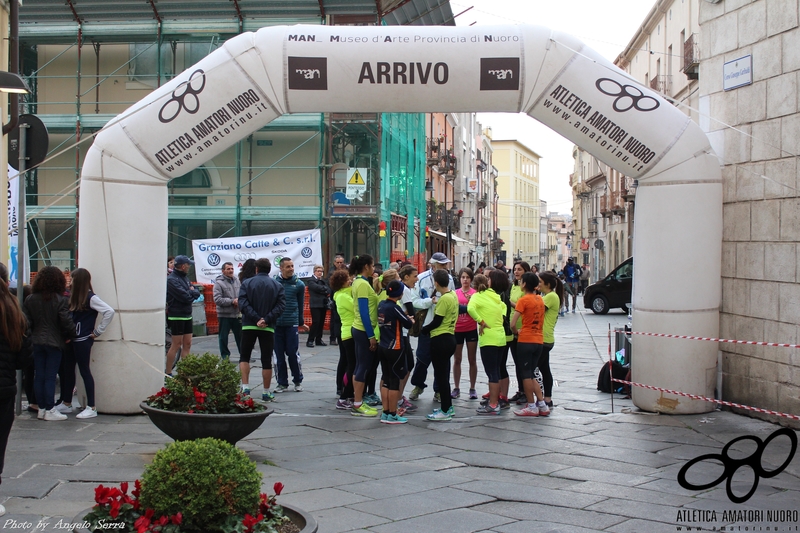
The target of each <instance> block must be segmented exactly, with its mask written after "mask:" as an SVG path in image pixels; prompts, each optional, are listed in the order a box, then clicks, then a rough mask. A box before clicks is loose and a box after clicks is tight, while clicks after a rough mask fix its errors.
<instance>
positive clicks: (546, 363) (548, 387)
mask: <svg viewBox="0 0 800 533" xmlns="http://www.w3.org/2000/svg"><path fill="white" fill-rule="evenodd" d="M553 346H554V344H548V343H544V344H543V345H542V355H541V356H540V357H539V372H541V373H542V382H543V383H544V395H545V396H546V397H548V398H550V397H551V396H552V394H551V393H552V392H553V373H552V372H551V371H550V350H552V349H553Z"/></svg>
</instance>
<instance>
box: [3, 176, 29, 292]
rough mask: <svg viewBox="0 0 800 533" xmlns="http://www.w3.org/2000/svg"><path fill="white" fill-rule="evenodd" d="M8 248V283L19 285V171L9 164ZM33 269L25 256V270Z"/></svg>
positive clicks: (13, 285) (14, 285)
mask: <svg viewBox="0 0 800 533" xmlns="http://www.w3.org/2000/svg"><path fill="white" fill-rule="evenodd" d="M7 197H8V250H6V264H7V265H8V284H9V285H10V286H11V287H16V286H17V277H18V273H19V270H18V268H17V260H18V254H19V248H18V246H19V244H18V243H19V226H18V225H17V223H18V222H19V217H18V211H17V209H18V207H19V172H18V171H17V170H15V169H14V168H13V167H12V166H11V165H8V195H7ZM30 271H31V265H30V259H29V258H28V257H27V256H26V257H25V272H29V273H30Z"/></svg>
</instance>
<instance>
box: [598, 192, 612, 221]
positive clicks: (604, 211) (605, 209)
mask: <svg viewBox="0 0 800 533" xmlns="http://www.w3.org/2000/svg"><path fill="white" fill-rule="evenodd" d="M609 203H610V202H609V201H608V195H607V194H604V195H603V196H601V197H600V214H601V215H603V216H606V215H608V214H610V211H611V210H610V209H609V206H608V204H609Z"/></svg>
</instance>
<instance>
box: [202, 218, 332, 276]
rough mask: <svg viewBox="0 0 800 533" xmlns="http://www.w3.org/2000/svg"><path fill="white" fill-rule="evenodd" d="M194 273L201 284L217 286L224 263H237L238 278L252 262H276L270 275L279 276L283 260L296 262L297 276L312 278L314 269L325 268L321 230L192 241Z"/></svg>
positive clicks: (235, 264) (234, 264)
mask: <svg viewBox="0 0 800 533" xmlns="http://www.w3.org/2000/svg"><path fill="white" fill-rule="evenodd" d="M192 250H193V252H194V271H195V275H196V277H197V281H198V283H214V280H215V279H216V278H217V276H219V275H220V274H221V273H222V265H223V264H224V263H228V262H230V263H233V271H234V274H235V275H238V274H239V271H240V270H241V268H242V265H243V264H244V262H245V261H247V260H248V259H260V258H262V257H266V258H268V259H269V260H270V261H271V262H272V270H271V271H270V275H276V274H277V273H278V268H279V264H280V261H281V258H283V257H289V258H290V259H291V260H292V262H294V273H295V274H296V275H297V277H299V278H309V277H311V275H312V274H313V273H314V265H321V264H322V246H321V240H320V230H318V229H313V230H308V231H292V232H287V233H272V234H270V235H252V236H250V237H231V238H226V239H203V240H197V241H192Z"/></svg>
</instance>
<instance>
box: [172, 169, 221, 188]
mask: <svg viewBox="0 0 800 533" xmlns="http://www.w3.org/2000/svg"><path fill="white" fill-rule="evenodd" d="M209 187H211V179H210V178H209V177H208V171H207V170H206V169H205V167H198V168H196V169H194V170H192V171H191V172H189V173H187V174H184V175H183V176H179V177H177V178H174V179H172V180H170V182H169V188H170V189H205V188H209Z"/></svg>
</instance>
